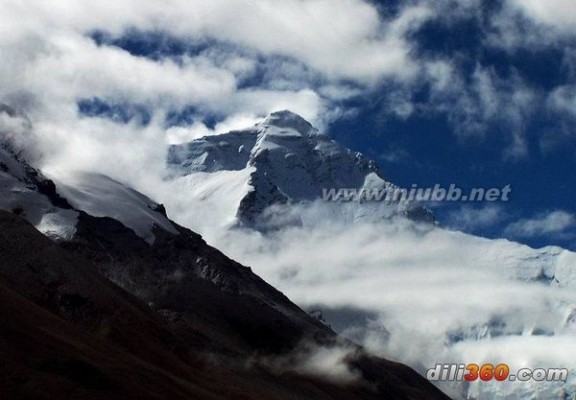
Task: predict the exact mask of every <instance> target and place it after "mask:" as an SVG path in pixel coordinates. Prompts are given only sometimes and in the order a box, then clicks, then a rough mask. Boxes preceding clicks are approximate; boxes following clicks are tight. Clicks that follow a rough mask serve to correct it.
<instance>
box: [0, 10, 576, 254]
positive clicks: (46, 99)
mask: <svg viewBox="0 0 576 400" xmlns="http://www.w3.org/2000/svg"><path fill="white" fill-rule="evenodd" d="M59 4H60V6H59V7H54V8H50V9H48V8H46V7H44V6H43V5H42V2H41V1H39V0H38V1H36V0H35V1H32V2H31V3H30V4H29V5H28V6H27V8H26V10H25V11H26V12H25V13H24V10H21V9H20V8H21V7H23V6H22V5H20V4H18V2H13V1H7V2H5V3H4V5H5V6H6V9H5V12H3V13H2V14H3V17H2V18H3V20H2V21H0V22H2V24H1V25H2V27H3V28H1V32H0V33H2V39H0V50H2V52H3V54H5V55H6V59H10V60H13V62H10V63H6V64H5V65H3V66H2V67H1V68H0V72H1V73H0V80H1V81H0V87H2V90H1V91H0V100H1V101H4V102H7V103H10V104H12V105H15V106H17V107H19V108H21V109H23V110H24V111H25V112H27V113H28V114H29V115H30V116H31V119H32V120H33V122H34V123H35V125H36V126H37V129H38V131H39V134H40V135H45V136H46V137H49V139H50V143H51V145H52V147H66V148H68V150H75V151H76V152H77V149H74V148H73V146H80V145H82V146H84V147H86V146H88V144H87V143H91V144H92V145H98V146H100V145H103V144H102V143H97V144H95V143H96V141H97V140H98V138H100V139H101V138H103V137H106V138H107V140H109V141H112V142H113V143H116V144H117V145H118V146H122V143H134V140H133V139H134V137H138V135H140V137H142V136H145V135H152V136H154V135H156V134H158V135H161V136H162V137H164V138H166V137H168V138H169V139H170V141H171V142H175V141H185V140H190V139H193V138H195V137H198V136H201V135H203V134H214V133H220V132H223V131H225V130H226V129H233V128H239V127H242V125H243V124H244V125H245V124H249V123H253V122H254V121H257V120H258V119H259V118H262V117H263V116H265V115H266V114H267V113H269V112H271V111H275V110H278V109H283V108H288V109H291V110H293V111H295V112H298V113H300V114H302V115H303V116H304V117H305V118H307V119H309V120H311V121H312V122H313V123H314V124H316V125H317V126H320V127H321V129H322V130H324V131H326V132H328V133H329V134H330V135H331V136H332V137H334V138H335V139H336V140H338V141H340V142H342V143H343V144H344V145H346V146H347V147H350V148H352V149H354V150H358V151H361V152H363V153H365V154H367V155H368V156H370V157H371V158H374V159H375V160H377V161H379V163H380V165H381V166H382V170H383V171H384V173H385V175H386V176H388V177H389V178H390V179H391V180H392V181H393V182H395V183H397V184H399V185H402V186H411V185H412V184H418V185H419V186H433V185H435V184H442V185H445V186H448V185H450V184H456V185H458V186H460V187H463V188H472V187H487V188H490V187H502V186H505V185H507V184H510V185H511V187H512V190H513V192H512V197H511V201H510V202H507V203H494V204H487V203H486V204H485V203H476V204H462V203H456V204H448V203H445V204H439V205H435V206H434V209H435V211H436V212H437V215H438V218H439V220H440V222H441V223H442V224H443V225H445V226H448V227H451V228H454V229H462V230H464V231H467V232H471V233H475V234H480V235H484V236H488V237H507V238H510V239H514V240H518V241H521V242H523V243H527V244H530V245H532V246H543V245H547V244H558V245H561V246H563V247H567V248H570V249H576V241H575V238H576V229H575V221H576V218H575V217H574V215H575V213H576V209H575V206H574V203H573V199H574V198H575V195H576V193H575V191H576V189H574V188H575V187H576V185H575V184H576V178H575V174H574V172H573V167H574V162H575V154H574V153H575V152H574V149H575V144H576V134H575V133H574V128H575V127H576V84H575V78H576V40H575V39H576V17H574V15H576V6H575V5H574V4H573V3H571V2H570V1H567V0H551V1H547V2H546V3H543V2H541V1H538V0H484V1H482V0H466V1H453V0H439V1H436V2H426V1H421V0H411V1H403V2H400V1H379V2H375V1H373V2H367V1H361V0H341V1H338V2H329V1H326V0H308V1H303V2H302V1H299V0H287V1H284V2H279V1H276V0H261V1H259V2H251V1H246V0H237V1H234V2H227V1H224V0H217V1H213V2H211V4H209V5H208V4H206V3H205V2H202V1H191V2H190V1H189V2H186V1H181V0H177V1H174V2H172V3H171V4H170V5H166V4H164V3H163V2H148V3H147V4H146V5H142V4H141V3H138V2H135V1H134V0H121V1H118V2H115V4H114V5H113V6H110V5H108V6H103V5H98V4H91V5H89V6H87V7H88V8H82V7H80V6H79V5H78V4H76V3H75V2H74V1H72V0H65V1H62V2H61V3H59ZM24 14H25V15H26V17H25V20H22V19H21V18H20V16H22V15H24ZM16 16H19V17H18V18H16ZM19 18H20V20H19V21H18V23H16V20H17V19H19ZM55 131H56V134H55ZM72 131H73V133H71V132H72ZM111 131H112V132H117V133H118V134H117V135H114V136H110V137H109V136H106V135H105V134H104V133H102V132H111ZM95 132H96V133H95ZM98 132H100V133H98ZM122 132H124V133H122ZM126 132H128V133H126ZM132 134H133V136H132ZM70 135H73V136H72V137H73V138H74V140H72V141H71V140H70V138H71V136H70ZM154 137H155V138H156V139H157V140H159V138H158V137H156V136H154ZM156 139H155V140H156ZM46 140H48V139H46ZM58 140H62V143H61V145H59V146H58V145H56V144H55V143H56V142H57V141H58ZM122 140H124V142H122ZM114 141H117V142H114ZM157 143H158V142H154V143H153V144H152V145H149V146H147V145H145V144H138V145H137V146H133V145H131V147H135V148H136V150H134V151H135V152H137V154H135V155H132V154H131V155H130V157H127V158H126V160H125V162H126V163H128V162H132V163H133V160H134V158H137V157H136V156H138V157H140V158H141V160H142V161H141V162H142V164H143V165H150V160H149V159H148V158H150V159H157V158H158V154H157V153H154V151H156V149H157V147H158V146H156V145H157ZM48 147H50V146H48ZM52 150H53V151H56V150H54V149H52ZM133 156H134V157H133ZM119 157H120V155H119ZM84 158H86V157H84ZM93 162H94V163H97V162H100V163H101V162H102V160H97V159H94V160H93ZM120 171H125V169H122V168H120V167H119V168H118V173H120Z"/></svg>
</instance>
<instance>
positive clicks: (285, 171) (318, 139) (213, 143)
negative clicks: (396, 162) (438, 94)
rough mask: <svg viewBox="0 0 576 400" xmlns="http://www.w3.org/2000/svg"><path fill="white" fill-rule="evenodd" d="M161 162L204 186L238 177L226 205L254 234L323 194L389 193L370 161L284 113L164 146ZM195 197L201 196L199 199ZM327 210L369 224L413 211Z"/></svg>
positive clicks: (400, 206) (375, 207) (403, 206)
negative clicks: (327, 191)
mask: <svg viewBox="0 0 576 400" xmlns="http://www.w3.org/2000/svg"><path fill="white" fill-rule="evenodd" d="M168 164H169V166H170V169H171V170H172V171H173V173H174V175H175V176H176V178H175V179H184V180H186V178H187V177H189V176H193V175H195V174H198V173H202V179H203V180H204V181H206V180H211V179H221V175H222V173H229V174H235V171H238V172H240V171H245V173H237V174H235V175H237V179H242V180H245V182H244V183H245V184H243V185H242V184H237V185H235V186H237V187H239V188H242V190H243V191H244V192H243V193H240V194H238V196H236V197H238V198H240V202H239V203H237V204H235V205H234V206H235V207H236V212H235V215H236V219H237V222H239V223H240V224H241V225H245V226H250V227H256V228H265V227H266V226H269V225H270V223H271V220H273V219H276V218H277V217H279V214H282V215H287V214H292V217H294V218H292V222H296V223H300V222H302V221H301V220H302V216H301V215H296V216H295V215H294V214H293V213H292V211H293V210H294V207H293V206H295V205H301V204H309V203H311V202H315V201H321V200H322V196H323V192H324V190H325V189H342V188H344V189H351V188H354V189H362V188H372V189H386V188H392V187H395V186H394V185H393V184H392V183H391V182H389V181H387V180H386V178H385V177H384V175H383V173H382V172H381V171H380V169H379V168H378V166H377V164H376V162H375V161H373V160H370V159H368V158H367V157H365V156H364V155H363V154H361V153H358V152H354V151H352V150H350V149H347V148H345V147H344V146H342V145H340V144H338V143H337V142H335V141H334V140H331V139H330V137H329V136H328V135H325V134H322V133H320V132H319V131H318V130H317V129H316V128H314V127H313V126H312V125H311V124H310V123H309V122H308V121H306V120H305V119H304V118H302V117H301V116H299V115H297V114H294V113H292V112H290V111H286V110H284V111H278V112H274V113H272V114H270V115H269V116H268V117H267V118H266V119H264V120H263V121H262V122H260V123H258V124H256V125H255V126H253V127H251V128H248V129H244V130H239V131H232V132H229V133H225V134H221V135H215V136H206V137H203V138H201V139H197V140H194V141H192V142H190V143H186V144H182V145H174V146H171V147H170V149H169V154H168ZM205 174H208V175H206V176H205ZM210 174H211V175H210ZM188 179H194V178H188ZM201 196H202V197H204V198H206V194H205V193H202V194H201ZM208 200H209V199H207V201H208ZM334 207H335V209H337V210H339V211H338V212H340V213H341V214H342V215H343V216H344V217H346V218H351V219H358V218H367V217H368V216H369V218H372V219H376V220H380V219H386V218H390V217H393V216H396V215H406V214H408V213H409V211H410V210H411V208H417V206H414V205H411V204H408V203H406V202H398V203H394V204H389V203H385V202H381V203H377V204H376V203H375V204H359V203H358V204H347V205H343V204H337V205H336V204H335V205H334ZM421 214H422V215H424V214H426V213H421ZM428 215H429V219H430V220H433V216H432V215H431V214H428ZM257 221H258V223H257ZM285 222H286V220H285V219H284V218H282V223H285ZM256 225H258V226H256Z"/></svg>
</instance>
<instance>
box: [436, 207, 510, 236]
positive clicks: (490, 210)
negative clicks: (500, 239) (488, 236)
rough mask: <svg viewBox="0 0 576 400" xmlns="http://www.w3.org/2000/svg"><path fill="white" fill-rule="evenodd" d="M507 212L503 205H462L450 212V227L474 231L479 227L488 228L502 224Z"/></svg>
mask: <svg viewBox="0 0 576 400" xmlns="http://www.w3.org/2000/svg"><path fill="white" fill-rule="evenodd" d="M505 218H506V214H505V212H504V210H503V208H502V207H501V206H497V205H493V204H491V205H488V206H484V207H480V208H474V207H471V206H462V207H460V208H459V209H458V210H455V211H452V212H450V213H449V214H448V221H447V223H448V226H449V227H450V228H456V229H462V230H464V231H474V230H475V229H478V228H487V227H491V226H494V225H496V224H501V223H502V221H503V220H504V219H505Z"/></svg>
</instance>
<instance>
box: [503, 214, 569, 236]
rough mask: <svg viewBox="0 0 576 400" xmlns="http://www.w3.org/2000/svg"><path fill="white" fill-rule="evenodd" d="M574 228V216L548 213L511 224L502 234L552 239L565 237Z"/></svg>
mask: <svg viewBox="0 0 576 400" xmlns="http://www.w3.org/2000/svg"><path fill="white" fill-rule="evenodd" d="M575 226H576V218H575V217H574V214H572V213H569V212H567V211H563V210H556V211H550V212H547V213H542V214H538V215H536V216H535V217H534V218H527V219H521V220H519V221H516V222H513V223H511V224H510V225H508V227H507V228H506V229H505V231H504V233H505V234H507V235H510V236H512V237H518V238H530V237H544V236H548V237H553V236H555V235H558V236H559V235H565V234H567V233H568V232H569V231H571V230H572V229H573V228H574V227H575Z"/></svg>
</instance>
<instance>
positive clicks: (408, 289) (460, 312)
mask: <svg viewBox="0 0 576 400" xmlns="http://www.w3.org/2000/svg"><path fill="white" fill-rule="evenodd" d="M186 178H188V177H186ZM197 178H198V177H197ZM183 179H185V178H183ZM222 179H224V181H226V179H229V177H227V178H222ZM176 182H178V181H176ZM167 184H168V183H167ZM176 184H177V183H170V184H169V185H176ZM179 185H183V183H182V182H180V183H179ZM223 187H224V188H226V190H228V192H226V195H227V196H229V197H228V198H229V200H230V202H231V203H234V199H235V198H238V194H237V193H236V194H234V191H233V190H232V189H231V188H230V187H226V186H223ZM237 189H238V188H237ZM240 189H241V188H240ZM198 190H202V189H200V188H199V189H198ZM219 190H224V189H222V188H221V189H219ZM185 192H186V191H185ZM170 193H171V194H170V195H169V196H165V198H164V199H162V200H163V201H164V200H165V201H166V205H167V209H168V210H172V212H175V211H176V212H177V213H176V214H173V215H172V217H173V218H175V219H176V221H177V222H179V223H182V224H184V225H187V226H192V227H193V228H194V229H195V230H197V231H199V232H201V233H202V234H203V235H204V236H205V237H206V238H207V240H208V241H209V242H210V243H211V244H212V245H215V246H216V247H218V248H220V249H222V250H223V251H225V252H226V253H227V254H228V255H230V256H231V257H232V258H234V259H237V260H239V261H240V262H242V263H244V264H246V265H250V266H252V267H253V268H254V270H255V272H256V273H258V274H259V275H261V276H262V277H263V278H264V279H266V280H267V281H268V282H269V283H271V284H272V285H274V286H275V287H277V288H279V289H280V290H281V291H283V292H284V293H285V294H286V295H288V296H289V297H290V298H291V299H293V300H294V301H295V302H296V303H297V304H299V305H300V306H302V307H304V308H305V309H308V310H309V311H320V312H321V313H322V314H323V316H324V318H325V319H326V320H327V322H328V323H330V324H331V325H332V326H333V328H335V329H336V330H337V331H338V332H340V333H342V334H343V335H344V336H347V337H349V338H351V339H353V340H355V341H356V342H358V343H361V344H362V345H364V346H365V347H366V348H368V349H369V350H370V351H372V352H374V353H376V354H378V355H380V356H383V357H386V358H389V359H393V360H397V361H400V362H403V363H407V364H408V365H410V366H412V367H413V368H416V369H417V370H418V371H419V372H421V373H423V374H424V373H425V372H426V370H427V369H428V368H433V367H434V366H435V365H436V364H437V363H458V364H460V363H465V364H468V363H477V364H483V363H494V364H498V363H507V364H508V365H509V366H510V367H511V369H512V371H514V370H517V369H519V368H523V367H530V368H537V367H547V368H569V369H571V370H572V374H574V373H575V372H576V361H575V360H574V359H573V357H572V356H570V354H574V351H576V342H575V341H574V336H575V335H576V317H575V316H576V293H575V292H574V286H573V284H574V282H575V281H574V275H576V274H575V273H574V272H573V271H572V270H573V267H574V266H575V265H576V255H575V254H574V253H571V252H568V251H565V250H562V249H560V248H554V247H549V248H545V249H541V250H534V249H531V248H529V247H527V246H523V245H520V244H518V243H514V242H510V241H508V240H488V239H483V238H479V237H474V236H471V235H466V234H463V233H461V232H453V231H448V230H443V229H438V228H433V227H431V226H426V225H414V224H412V223H410V222H408V221H406V220H403V219H395V220H389V221H382V223H370V222H356V223H352V221H351V219H350V218H349V217H350V216H349V215H347V214H346V212H345V211H344V212H342V210H339V211H336V210H334V207H335V206H334V205H331V204H327V203H322V202H317V203H313V204H310V205H308V206H306V207H302V208H301V209H298V210H295V211H294V212H295V213H299V214H300V215H303V216H304V221H306V222H305V224H304V225H303V226H299V227H296V226H292V227H288V228H286V229H283V230H280V231H275V232H273V233H268V234H266V235H263V234H261V233H259V232H254V231H247V230H243V229H237V228H235V227H234V226H233V225H232V220H233V205H234V204H232V205H231V204H229V203H228V207H229V208H228V209H223V208H222V207H219V208H214V209H212V207H211V204H212V203H213V202H216V203H219V204H224V203H226V201H225V197H224V198H222V199H221V200H222V201H221V202H218V201H216V199H218V198H219V196H224V194H223V193H220V192H218V190H216V192H214V191H209V192H204V196H202V195H199V193H193V194H192V195H191V196H190V193H188V195H186V194H184V193H183V194H182V195H179V194H177V192H176V191H172V192H170ZM158 195H161V194H160V192H158ZM210 195H212V196H214V197H213V198H212V199H210ZM184 204H187V205H188V207H185V206H184ZM211 210H212V211H211ZM216 211H218V212H221V213H222V214H221V215H219V216H218V215H214V212H216ZM211 212H212V215H211V217H210V218H208V219H206V220H204V218H202V217H201V216H203V215H206V214H210V213H211ZM216 220H217V221H219V223H218V222H216V223H215V221H216ZM204 222H206V223H204ZM441 387H442V388H443V389H444V390H446V391H448V392H449V394H451V395H452V396H455V397H459V396H461V397H462V398H464V396H470V395H474V396H476V398H486V399H488V398H524V397H523V396H528V397H527V398H530V396H533V395H534V394H535V393H536V394H538V395H539V396H552V397H554V396H559V395H560V394H561V393H569V394H570V393H572V392H576V386H575V385H574V384H573V383H570V384H565V385H564V384H558V383H550V384H546V383H536V382H531V383H517V382H514V383H508V382H507V383H498V385H496V384H486V383H475V384H472V385H471V386H470V387H467V386H466V385H465V384H462V383H460V384H448V385H446V384H443V385H441ZM563 391H564V392H563ZM483 396H484V397H483ZM494 396H496V397H494ZM498 396H502V397H498ZM506 396H512V397H506ZM552 397H550V398H552Z"/></svg>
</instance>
